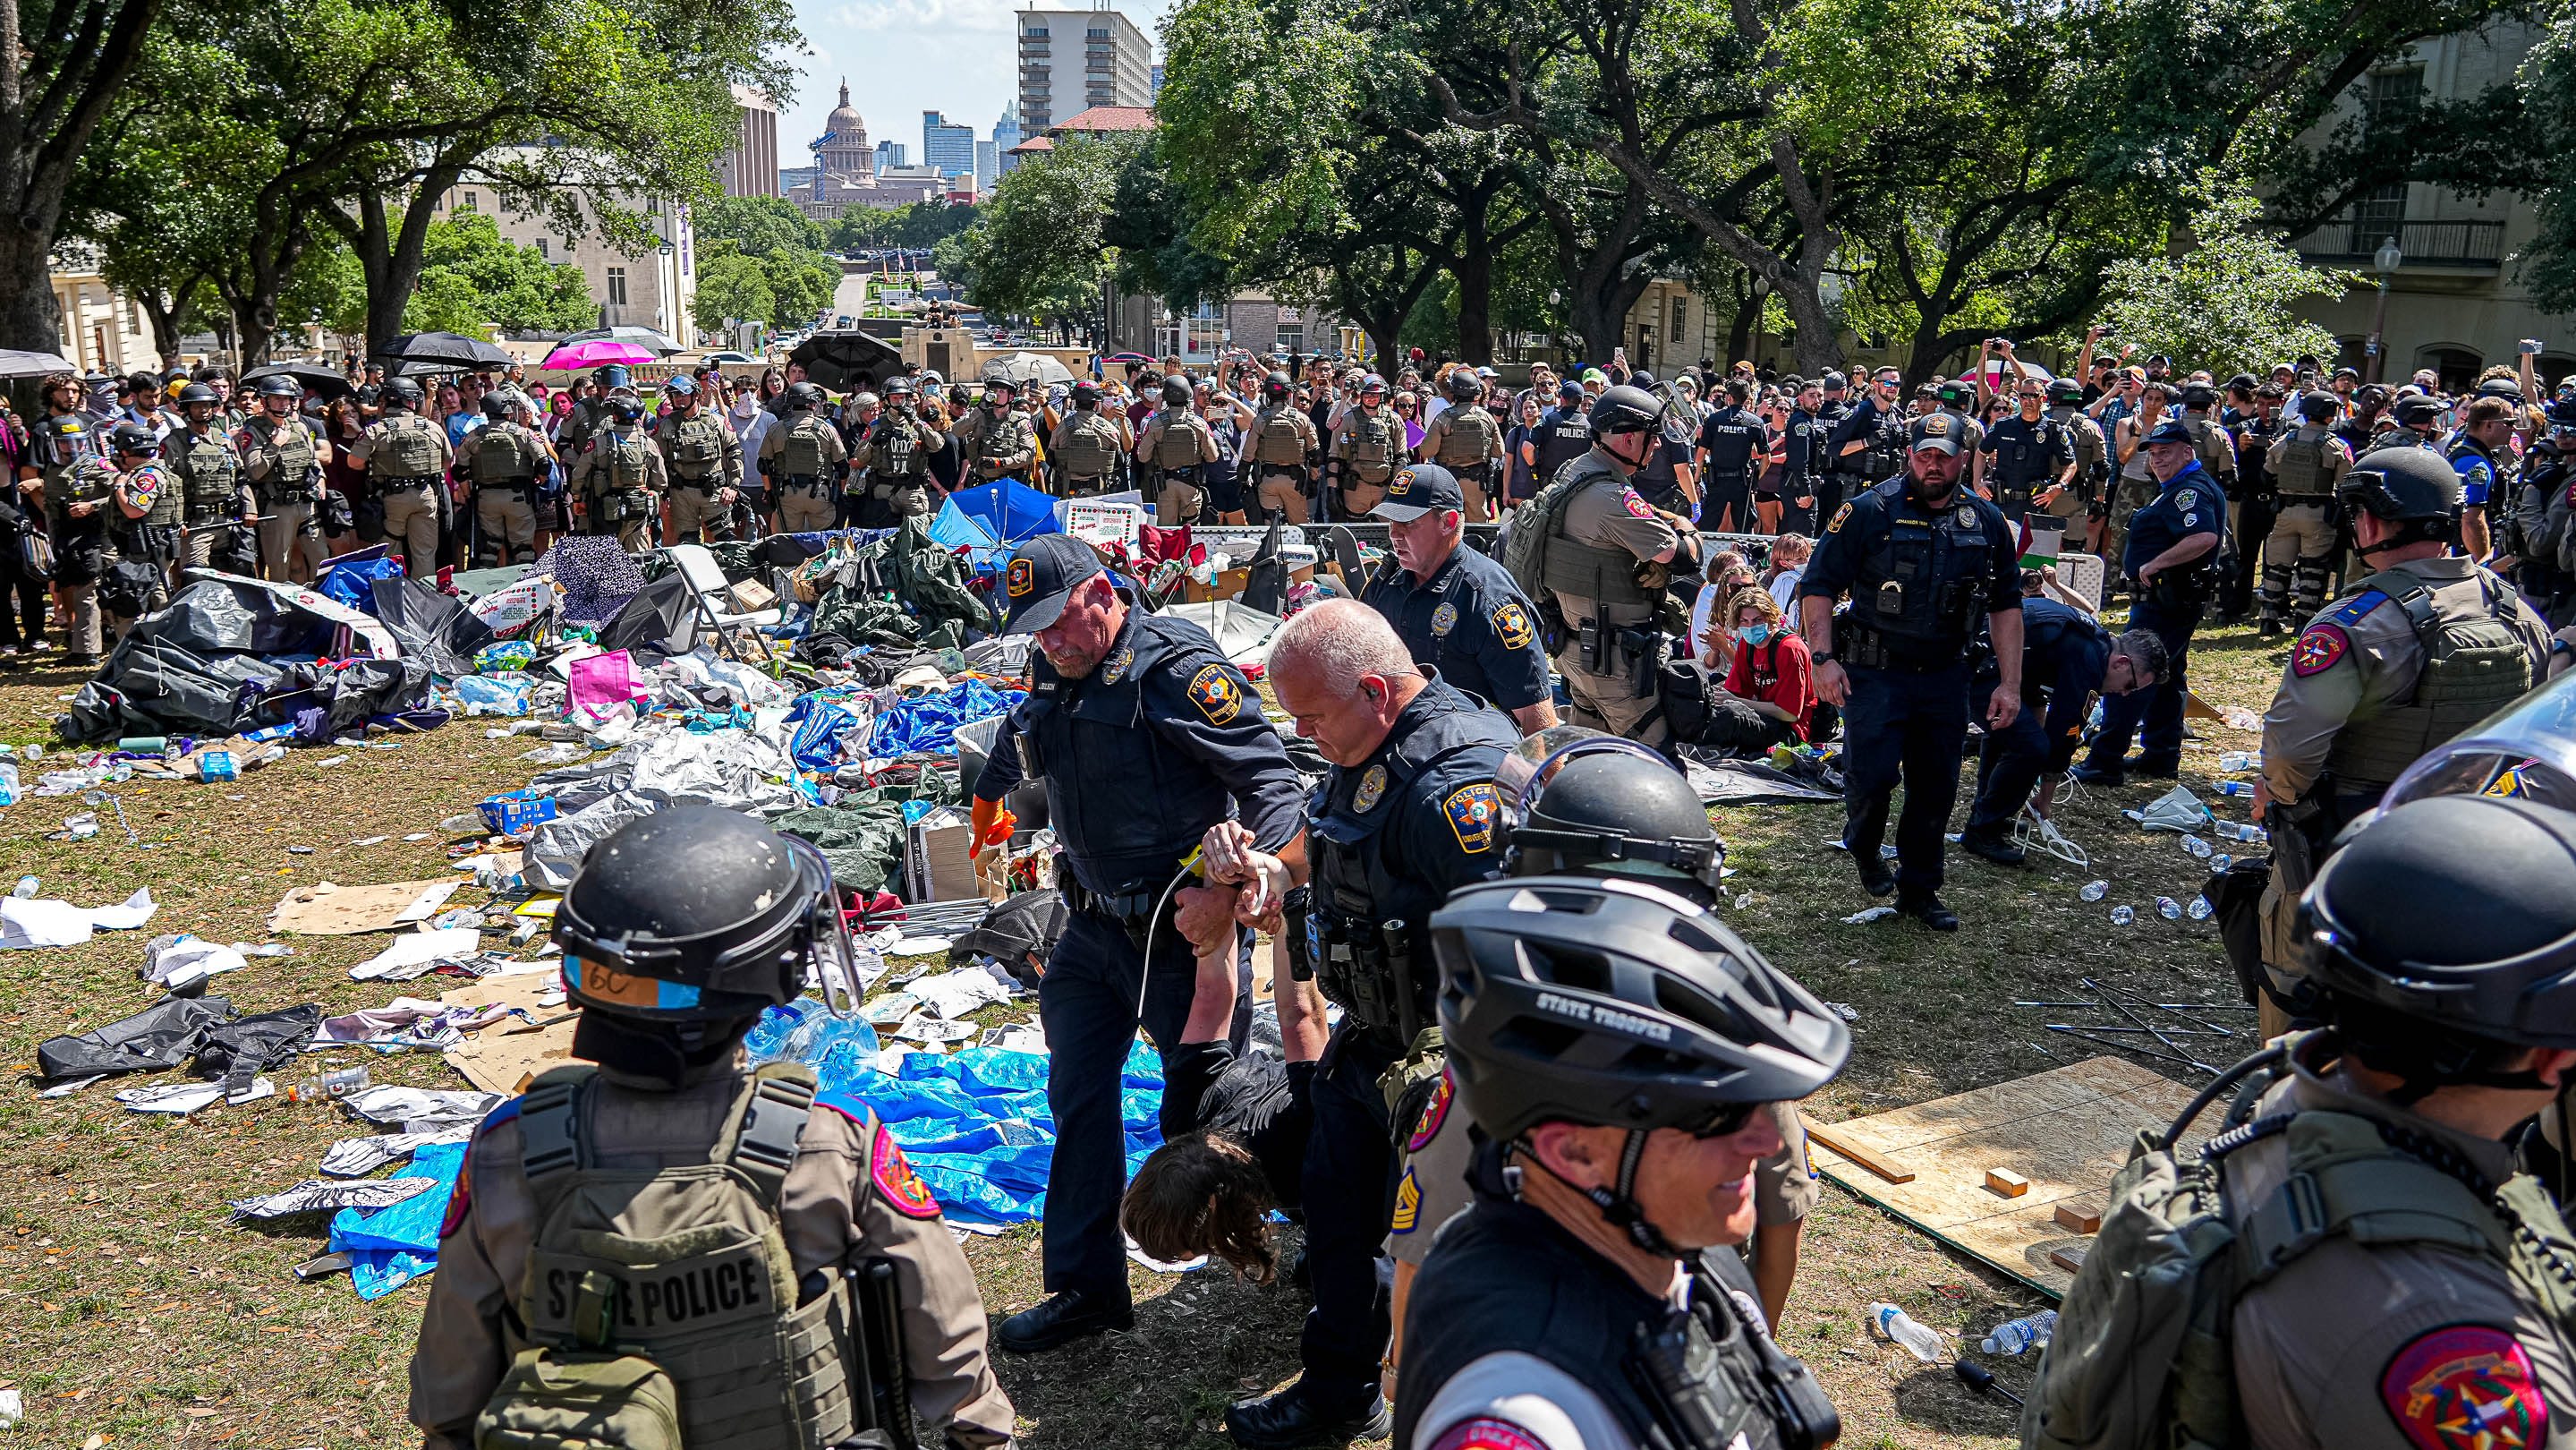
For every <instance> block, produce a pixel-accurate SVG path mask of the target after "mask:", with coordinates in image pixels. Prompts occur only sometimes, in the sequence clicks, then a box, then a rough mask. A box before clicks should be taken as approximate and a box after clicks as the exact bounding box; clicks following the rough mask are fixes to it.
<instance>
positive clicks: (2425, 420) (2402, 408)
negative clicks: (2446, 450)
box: [2377, 392, 2442, 453]
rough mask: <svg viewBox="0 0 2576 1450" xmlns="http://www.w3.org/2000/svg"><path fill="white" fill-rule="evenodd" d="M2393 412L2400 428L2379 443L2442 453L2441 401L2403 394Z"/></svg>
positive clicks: (2394, 405)
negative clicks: (2427, 449) (2428, 449)
mask: <svg viewBox="0 0 2576 1450" xmlns="http://www.w3.org/2000/svg"><path fill="white" fill-rule="evenodd" d="M2389 412H2390V413H2392V414H2394V415H2395V417H2396V419H2397V426H2396V427H2395V428H2393V429H2391V430H2389V432H2388V434H2387V436H2385V437H2383V438H2380V439H2379V440H2377V441H2378V442H2379V443H2380V444H2381V445H2383V446H2384V445H2387V444H2392V443H2393V444H2403V445H2406V446H2409V447H2414V448H2430V449H2432V450H2434V451H2435V452H2437V453H2438V452H2440V451H2441V447H2442V404H2441V402H2440V401H2439V400H2438V399H2435V398H2433V397H2431V396H2429V395H2427V394H2424V393H2417V392H2404V393H2400V394H2398V395H2397V400H2396V401H2395V402H2394V403H2393V404H2391V405H2390V407H2389Z"/></svg>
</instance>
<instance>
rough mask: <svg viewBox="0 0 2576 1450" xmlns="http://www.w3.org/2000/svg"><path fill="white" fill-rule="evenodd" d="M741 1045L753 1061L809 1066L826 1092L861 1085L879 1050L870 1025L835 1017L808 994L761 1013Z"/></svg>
mask: <svg viewBox="0 0 2576 1450" xmlns="http://www.w3.org/2000/svg"><path fill="white" fill-rule="evenodd" d="M790 1014H793V1015H792V1016H791V1015H790ZM743 1045H744V1046H745V1047H747V1048H749V1049H750V1052H751V1058H752V1061H754V1062H772V1061H778V1060H782V1059H783V1060H788V1061H794V1062H801V1063H804V1064H805V1065H806V1066H808V1067H811V1068H812V1069H814V1075H815V1077H817V1078H818V1079H820V1080H821V1082H822V1088H823V1091H825V1092H836V1091H844V1090H848V1089H853V1088H863V1087H865V1086H866V1085H867V1084H868V1083H869V1081H870V1080H871V1079H873V1078H874V1077H875V1076H876V1071H877V1053H878V1052H879V1050H880V1049H881V1044H880V1043H879V1042H878V1041H877V1030H876V1029H875V1028H874V1027H871V1026H869V1025H868V1024H867V1023H866V1022H865V1021H863V1020H861V1019H859V1018H856V1017H852V1018H849V1019H847V1020H844V1019H842V1018H839V1017H835V1016H833V1015H832V1014H831V1011H830V1010H829V1009H827V1008H826V1007H824V1005H823V1004H822V1003H820V1002H817V1001H815V1000H814V999H812V998H810V997H799V998H798V999H796V1000H795V1001H794V1002H791V1003H789V1004H788V1005H786V1006H784V1007H773V1008H771V1009H770V1010H769V1011H767V1012H764V1013H762V1014H761V1018H760V1023H759V1025H758V1026H756V1027H754V1028H753V1029H752V1031H751V1035H750V1036H748V1037H746V1038H744V1039H743Z"/></svg>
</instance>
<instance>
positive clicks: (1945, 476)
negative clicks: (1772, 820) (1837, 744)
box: [1798, 412, 2022, 931]
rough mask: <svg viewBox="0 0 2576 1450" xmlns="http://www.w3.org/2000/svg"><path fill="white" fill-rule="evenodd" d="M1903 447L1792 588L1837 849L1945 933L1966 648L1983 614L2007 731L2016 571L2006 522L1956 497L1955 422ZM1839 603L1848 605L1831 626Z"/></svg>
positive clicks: (1844, 512)
mask: <svg viewBox="0 0 2576 1450" xmlns="http://www.w3.org/2000/svg"><path fill="white" fill-rule="evenodd" d="M1910 436H1911V439H1912V442H1913V451H1912V453H1911V455H1910V456H1909V459H1908V472H1907V473H1906V475H1905V476H1904V477H1903V478H1901V479H1891V480H1889V481H1888V482H1886V483H1882V484H1880V485H1879V486H1877V487H1876V488H1873V489H1871V490H1870V491H1869V492H1867V493H1865V494H1862V495H1861V496H1860V497H1859V498H1857V499H1855V500H1853V501H1852V502H1850V503H1847V504H1844V505H1843V506H1842V508H1841V509H1840V510H1838V511H1837V512H1836V513H1835V515H1834V519H1833V522H1832V523H1830V524H1828V525H1826V527H1825V537H1824V540H1823V542H1822V543H1820V544H1818V545H1817V546H1816V556H1815V558H1814V559H1812V560H1811V561H1809V563H1808V565H1807V572H1806V574H1805V575H1804V576H1803V577H1802V578H1801V579H1800V581H1799V585H1798V594H1799V610H1800V613H1801V619H1802V628H1803V630H1804V632H1805V634H1806V636H1807V647H1808V650H1809V652H1810V653H1811V654H1812V655H1813V656H1814V658H1815V664H1816V694H1817V696H1818V698H1820V699H1823V700H1825V701H1826V702H1828V703H1830V704H1834V705H1839V706H1841V707H1842V709H1843V729H1844V731H1845V735H1846V742H1847V744H1846V750H1845V764H1844V767H1843V781H1844V797H1843V798H1844V810H1845V824H1844V827H1843V844H1844V845H1845V846H1846V847H1847V848H1849V849H1850V851H1851V853H1852V863H1853V864H1854V865H1855V866H1857V867H1859V868H1860V880H1861V886H1862V888H1863V889H1865V890H1867V891H1868V892H1869V894H1870V895H1872V896H1885V895H1886V894H1888V893H1889V892H1891V891H1893V892H1896V894H1897V895H1896V905H1897V909H1898V910H1899V911H1901V912H1903V913H1905V914H1906V915H1908V916H1912V917H1915V918H1917V919H1919V920H1920V921H1922V922H1923V924H1924V925H1926V926H1929V927H1931V928H1932V929H1933V930H1935V931H1956V930H1958V929H1959V918H1958V915H1957V914H1956V913H1955V912H1952V911H1951V910H1950V908H1948V907H1946V906H1944V905H1942V904H1941V898H1940V897H1939V896H1938V895H1936V894H1935V893H1937V892H1938V891H1939V890H1940V889H1941V856H1942V848H1943V845H1944V841H1943V836H1944V834H1945V833H1946V832H1947V831H1948V829H1949V824H1950V804H1951V802H1952V801H1953V800H1954V799H1955V798H1956V797H1957V795H1958V791H1959V761H1960V758H1961V756H1962V755H1963V754H1964V753H1965V752H1966V749H1967V740H1968V643H1969V641H1970V640H1971V639H1972V638H1974V637H1975V634H1976V621H1977V615H1978V614H1979V613H1981V612H1982V613H1983V614H1984V615H1985V616H1986V623H1987V634H1988V637H1989V638H1990V639H1991V640H1992V641H1993V644H1994V653H1995V658H1996V661H1997V666H1996V668H1997V670H1998V671H1999V675H1998V688H1997V689H1996V690H1995V692H1994V695H1993V698H1992V699H1991V700H1990V701H1989V702H1988V705H1987V710H1986V717H1985V722H1986V728H1987V729H1989V730H2001V729H2004V728H2006V727H2008V726H2010V725H2011V724H2012V722H2013V719H2014V717H2015V716H2016V715H2018V714H2019V713H2020V710H2021V656H2022V637H2021V605H2022V598H2021V570H2020V569H2019V567H2018V560H2017V558H2016V556H2015V554H2014V540H2013V530H2012V526H2011V525H2009V524H2007V523H2005V522H2004V516H2003V514H2002V512H2001V511H1999V510H1997V509H1996V507H1995V506H1994V505H1993V504H1990V503H1988V502H1986V501H1985V500H1984V499H1981V498H1979V497H1977V496H1976V495H1975V494H1972V493H1970V492H1968V491H1967V490H1966V489H1965V488H1964V487H1962V486H1961V485H1960V476H1961V474H1962V473H1963V472H1964V471H1965V469H1966V464H1967V458H1966V456H1965V453H1964V450H1963V448H1962V442H1961V436H1960V422H1959V419H1957V418H1956V417H1954V416H1952V415H1951V414H1949V413H1945V412H1932V413H1927V414H1924V415H1923V416H1922V417H1919V418H1917V419H1915V420H1914V426H1913V430H1912V432H1911V435H1910ZM1845 590H1849V591H1850V592H1851V607H1850V609H1849V610H1848V611H1847V612H1845V613H1842V614H1837V613H1835V611H1834V600H1835V599H1836V597H1837V596H1839V595H1841V594H1842V593H1843V592H1844V591H1845ZM1838 647H1839V648H1841V650H1842V652H1841V653H1840V654H1837V649H1838ZM1847 665H1848V668H1846V666H1847ZM1900 775H1901V776H1902V777H1903V779H1904V782H1905V814H1904V815H1903V816H1902V817H1901V818H1900V819H1899V820H1898V821H1897V825H1896V851H1897V869H1896V870H1894V871H1890V870H1888V869H1887V863H1886V862H1885V861H1883V860H1881V859H1880V858H1879V854H1878V847H1879V840H1880V838H1881V837H1882V836H1884V835H1885V834H1886V832H1887V808H1888V800H1889V798H1890V797H1891V796H1893V795H1894V794H1895V792H1896V785H1897V780H1898V778H1899V776H1900Z"/></svg>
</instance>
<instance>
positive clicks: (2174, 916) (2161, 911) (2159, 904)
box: [2156, 896, 2182, 921]
mask: <svg viewBox="0 0 2576 1450" xmlns="http://www.w3.org/2000/svg"><path fill="white" fill-rule="evenodd" d="M2156 915H2158V916H2161V917H2163V918H2164V919H2165V920H2167V921H2180V920H2182V903H2181V902H2179V901H2176V900H2174V899H2173V898H2172V897H2170V896H2159V897H2157V898H2156Z"/></svg>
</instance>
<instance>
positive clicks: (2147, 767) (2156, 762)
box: [2121, 755, 2182, 780]
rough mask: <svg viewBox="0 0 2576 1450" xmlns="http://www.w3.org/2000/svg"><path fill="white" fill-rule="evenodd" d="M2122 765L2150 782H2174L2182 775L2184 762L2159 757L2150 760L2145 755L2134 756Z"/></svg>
mask: <svg viewBox="0 0 2576 1450" xmlns="http://www.w3.org/2000/svg"><path fill="white" fill-rule="evenodd" d="M2121 764H2122V765H2123V766H2125V767H2126V768H2128V769H2130V770H2133V771H2136V772H2137V773H2138V774H2140V775H2142V776H2145V777H2146V778H2147V779H2149V780H2173V779H2176V778H2178V777H2179V776H2181V774H2182V761H2181V760H2180V759H2179V758H2177V759H2173V760H2166V759H2164V758H2163V757H2161V756H2159V757H2157V758H2156V759H2153V760H2150V759H2148V758H2147V757H2145V756H2143V755H2133V756H2130V757H2129V758H2128V759H2127V760H2125V761H2123V762H2121Z"/></svg>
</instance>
